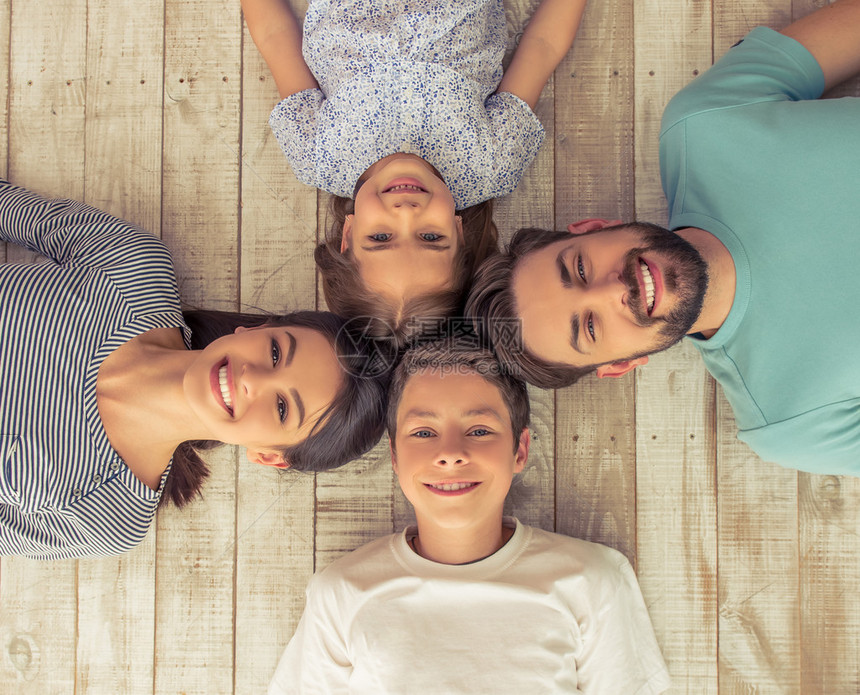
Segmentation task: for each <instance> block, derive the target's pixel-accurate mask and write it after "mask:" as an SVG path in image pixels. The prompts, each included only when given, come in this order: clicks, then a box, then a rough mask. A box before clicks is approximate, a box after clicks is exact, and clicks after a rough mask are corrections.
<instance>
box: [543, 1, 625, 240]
mask: <svg viewBox="0 0 860 695" xmlns="http://www.w3.org/2000/svg"><path fill="white" fill-rule="evenodd" d="M632 32H633V2H632V0H613V1H612V2H602V3H589V4H588V5H587V6H586V11H585V16H584V17H583V20H582V26H581V28H580V30H579V33H578V34H577V37H576V41H575V42H574V44H573V50H572V51H571V52H570V53H569V54H568V56H567V58H566V59H565V60H564V61H563V62H562V63H561V65H560V66H559V68H558V69H557V70H556V73H555V95H556V108H555V132H556V138H555V143H556V144H555V148H556V153H555V195H556V205H555V207H556V214H555V217H556V219H555V221H556V228H557V229H565V228H566V227H567V225H568V224H570V223H571V222H575V221H577V220H580V219H584V218H586V217H603V218H606V219H616V218H620V219H624V220H629V219H632V218H633V212H634V207H633V206H634V183H635V180H634V175H633V174H634V167H633V162H634V157H633V132H634V131H633V96H634V95H633V44H632V42H631V41H630V40H629V36H630V35H631V34H632Z"/></svg>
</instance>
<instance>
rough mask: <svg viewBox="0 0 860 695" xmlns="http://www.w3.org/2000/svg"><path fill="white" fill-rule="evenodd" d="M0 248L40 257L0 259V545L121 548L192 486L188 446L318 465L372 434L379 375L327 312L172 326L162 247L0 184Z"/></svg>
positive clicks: (380, 392)
mask: <svg viewBox="0 0 860 695" xmlns="http://www.w3.org/2000/svg"><path fill="white" fill-rule="evenodd" d="M0 241H10V242H14V243H18V244H21V245H24V246H26V247H28V248H30V249H31V250H33V251H37V252H40V253H42V254H44V255H46V256H48V258H49V259H50V260H51V261H52V262H49V263H45V264H40V265H15V264H6V265H0V306H2V307H3V309H2V314H0V555H13V554H14V555H27V556H29V557H33V558H38V559H58V558H70V557H82V556H86V555H106V554H116V553H120V552H123V551H126V550H129V549H130V548H132V547H133V546H134V545H136V544H137V543H139V542H140V541H141V540H142V539H143V537H144V536H145V535H146V531H147V529H148V527H149V525H150V523H151V522H152V518H153V515H154V513H155V508H156V506H157V505H158V504H159V501H160V500H161V499H165V498H167V499H170V500H171V501H173V502H174V503H175V504H177V505H178V506H182V505H183V504H185V503H186V502H188V501H190V500H191V498H193V497H194V496H195V494H196V493H197V492H198V490H199V489H200V485H201V483H202V481H203V479H204V478H205V476H206V475H207V469H206V466H205V465H204V464H203V462H202V461H201V460H200V458H199V457H198V456H197V454H196V453H195V450H194V449H195V445H197V447H198V448H210V447H211V446H213V445H214V444H215V443H217V442H225V443H229V444H238V445H242V446H245V447H247V448H248V457H249V458H250V459H251V460H252V461H255V462H257V463H262V464H265V465H272V466H277V467H281V468H285V467H293V468H297V469H302V470H321V469H324V468H330V467H334V466H339V465H341V464H343V463H346V462H347V461H348V460H350V459H352V458H354V457H356V456H358V455H360V454H362V453H363V452H364V451H366V450H367V449H369V448H370V447H371V446H372V445H373V444H375V443H376V441H377V440H378V439H379V436H380V435H381V431H382V417H383V412H384V393H385V392H384V385H383V384H382V383H380V382H379V381H377V380H373V379H368V378H364V374H365V373H366V372H367V371H368V370H367V360H368V359H369V358H370V356H369V355H368V354H367V353H366V352H364V351H363V348H362V345H361V343H356V341H354V340H352V339H350V338H349V337H348V336H347V334H346V333H345V332H344V331H343V330H342V328H343V322H342V320H341V319H339V318H337V317H335V316H333V315H331V314H326V313H322V312H319V313H317V312H299V313H297V314H292V315H289V316H285V317H281V318H277V319H275V318H270V319H267V318H266V317H263V316H249V315H241V314H219V313H218V312H190V313H189V314H187V315H186V316H187V318H188V322H187V323H186V322H185V320H184V319H183V314H182V312H181V311H180V308H179V296H178V294H177V289H176V278H175V276H174V273H173V266H172V262H171V259H170V255H169V253H168V251H167V249H166V248H165V247H164V245H163V244H162V243H161V242H160V241H159V240H158V239H156V238H155V237H153V236H151V235H150V234H147V233H145V232H142V231H140V230H137V229H135V228H134V227H131V226H130V225H128V224H127V223H125V222H122V221H120V220H117V219H116V218H114V217H111V216H110V215H107V214H106V213H103V212H100V211H98V210H96V209H94V208H91V207H89V206H87V205H83V204H81V203H74V202H71V201H67V200H55V201H46V200H44V199H42V198H40V197H39V196H37V195H35V194H34V193H31V192H29V191H26V190H24V189H21V188H18V187H15V186H13V185H11V184H9V183H8V182H6V181H0ZM189 326H190V328H189ZM234 331H235V332H234Z"/></svg>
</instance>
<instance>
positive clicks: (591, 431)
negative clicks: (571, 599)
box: [556, 375, 636, 567]
mask: <svg viewBox="0 0 860 695" xmlns="http://www.w3.org/2000/svg"><path fill="white" fill-rule="evenodd" d="M633 384H634V378H633V376H627V377H625V378H623V379H602V380H600V379H598V378H597V377H595V376H594V375H589V376H587V377H585V378H584V379H582V380H581V381H580V382H578V383H577V384H575V385H574V386H571V387H570V388H567V389H564V390H561V391H559V392H558V397H557V399H556V408H557V410H556V418H557V426H556V428H557V433H556V451H557V461H556V467H557V474H556V480H557V491H556V495H557V498H556V519H557V528H558V531H559V533H564V534H567V535H569V536H574V537H576V538H584V539H586V540H589V541H594V542H595V543H603V544H604V545H608V546H610V547H612V548H615V549H616V550H619V551H620V552H622V553H624V555H626V556H627V559H628V560H630V562H631V564H633V566H634V567H636V429H635V427H634V426H633V424H634V423H635V422H636V420H635V407H634V400H633V392H634V389H633Z"/></svg>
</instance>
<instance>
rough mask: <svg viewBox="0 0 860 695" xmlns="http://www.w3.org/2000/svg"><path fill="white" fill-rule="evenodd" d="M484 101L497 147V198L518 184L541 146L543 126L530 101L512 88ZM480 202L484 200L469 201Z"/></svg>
mask: <svg viewBox="0 0 860 695" xmlns="http://www.w3.org/2000/svg"><path fill="white" fill-rule="evenodd" d="M485 105H486V110H487V119H488V124H489V132H490V133H491V134H492V142H493V147H494V150H495V151H494V153H493V159H494V162H495V165H494V176H495V184H494V187H495V189H496V193H495V194H494V195H493V197H495V198H498V197H501V196H503V195H507V194H508V193H511V192H512V191H513V190H514V189H515V188H516V187H517V184H519V182H520V179H521V178H522V177H523V174H524V173H525V171H526V169H527V168H528V166H529V164H531V162H532V160H533V159H534V158H535V156H536V155H537V153H538V150H540V146H541V144H542V143H543V138H544V128H543V126H542V125H541V122H540V120H539V119H538V117H537V116H536V115H535V113H534V111H532V110H531V108H529V105H528V104H526V102H524V101H523V100H522V99H520V98H519V97H518V96H516V95H514V94H511V93H510V92H500V93H497V94H493V95H491V96H490V97H489V98H488V99H487V101H486V104H485ZM484 199H486V198H484ZM478 202H481V201H469V203H468V205H474V204H475V203H478ZM464 207H465V206H464Z"/></svg>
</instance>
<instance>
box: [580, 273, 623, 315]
mask: <svg viewBox="0 0 860 695" xmlns="http://www.w3.org/2000/svg"><path fill="white" fill-rule="evenodd" d="M628 290H629V288H628V287H627V283H625V282H624V279H623V278H622V277H621V275H620V273H612V274H610V275H607V276H605V277H603V278H595V279H594V280H592V282H591V283H590V284H589V285H588V287H587V288H586V294H587V297H588V301H589V302H591V303H592V304H594V305H597V306H600V308H602V309H604V310H607V309H610V310H612V309H614V310H616V311H618V310H619V309H621V310H623V309H624V308H625V307H626V306H627V293H628Z"/></svg>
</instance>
